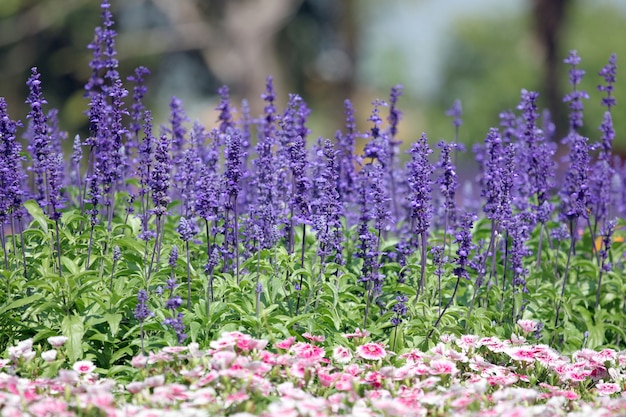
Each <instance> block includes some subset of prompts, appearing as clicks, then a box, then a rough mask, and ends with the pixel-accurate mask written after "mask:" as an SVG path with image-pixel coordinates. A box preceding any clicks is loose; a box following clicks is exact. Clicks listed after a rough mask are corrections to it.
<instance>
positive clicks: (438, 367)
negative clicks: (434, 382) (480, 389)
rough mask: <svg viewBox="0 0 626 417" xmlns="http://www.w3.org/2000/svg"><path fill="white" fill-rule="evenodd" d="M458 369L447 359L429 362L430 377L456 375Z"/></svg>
mask: <svg viewBox="0 0 626 417" xmlns="http://www.w3.org/2000/svg"><path fill="white" fill-rule="evenodd" d="M457 372H458V369H457V368H456V365H455V364H454V362H452V361H449V360H447V359H435V360H432V361H430V373H431V374H432V375H441V374H446V375H452V374H456V373H457Z"/></svg>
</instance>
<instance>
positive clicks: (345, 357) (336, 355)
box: [333, 346, 352, 363]
mask: <svg viewBox="0 0 626 417" xmlns="http://www.w3.org/2000/svg"><path fill="white" fill-rule="evenodd" d="M333 359H334V360H335V362H339V363H348V362H350V361H351V360H352V352H350V349H348V348H347V347H345V346H337V347H336V348H335V349H333Z"/></svg>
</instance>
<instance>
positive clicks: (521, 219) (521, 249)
mask: <svg viewBox="0 0 626 417" xmlns="http://www.w3.org/2000/svg"><path fill="white" fill-rule="evenodd" d="M535 221H536V220H535V219H534V217H533V213H532V212H530V211H522V212H519V213H516V214H515V215H514V216H513V218H512V219H511V220H510V221H509V222H507V224H506V229H507V232H508V235H509V237H510V238H511V248H510V249H509V255H510V268H511V270H512V271H513V279H512V284H513V287H518V288H519V287H521V289H522V292H528V290H527V288H526V280H525V277H526V276H527V275H528V269H527V268H526V267H524V262H523V260H524V257H526V256H528V255H531V254H532V252H531V250H530V249H529V248H528V247H527V246H526V242H527V241H528V238H529V237H530V233H531V232H532V228H533V225H534V223H535Z"/></svg>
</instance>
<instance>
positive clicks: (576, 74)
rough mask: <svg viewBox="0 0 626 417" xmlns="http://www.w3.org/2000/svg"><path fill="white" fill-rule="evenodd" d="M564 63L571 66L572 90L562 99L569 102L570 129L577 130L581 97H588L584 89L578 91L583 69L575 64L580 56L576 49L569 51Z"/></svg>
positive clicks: (581, 105)
mask: <svg viewBox="0 0 626 417" xmlns="http://www.w3.org/2000/svg"><path fill="white" fill-rule="evenodd" d="M563 62H565V63H566V64H569V65H571V67H572V68H570V70H569V81H570V84H571V85H572V87H573V91H572V92H571V93H569V94H566V95H565V97H563V101H564V102H565V103H569V109H570V115H569V124H570V130H574V131H577V130H578V129H579V128H581V127H582V125H583V107H584V106H583V101H582V100H583V99H588V98H589V95H588V94H587V92H586V91H584V90H582V91H578V90H577V85H578V84H580V81H581V80H582V78H583V75H585V71H584V70H581V69H578V68H577V67H576V66H577V65H578V64H580V57H579V56H578V54H577V53H576V51H570V53H569V56H568V57H567V58H566V59H565V60H564V61H563Z"/></svg>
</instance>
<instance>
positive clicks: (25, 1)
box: [0, 0, 626, 154]
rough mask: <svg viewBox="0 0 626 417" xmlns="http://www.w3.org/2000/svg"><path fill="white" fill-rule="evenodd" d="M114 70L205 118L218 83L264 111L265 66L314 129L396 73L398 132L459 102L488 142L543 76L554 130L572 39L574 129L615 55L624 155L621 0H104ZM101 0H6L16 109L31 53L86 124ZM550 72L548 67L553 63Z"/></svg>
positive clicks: (590, 117) (68, 108)
mask: <svg viewBox="0 0 626 417" xmlns="http://www.w3.org/2000/svg"><path fill="white" fill-rule="evenodd" d="M111 1H112V5H113V12H114V17H115V20H116V29H117V30H118V32H119V36H118V38H117V46H118V51H119V57H118V58H119V59H120V73H121V74H122V76H123V77H124V78H126V76H128V75H130V74H131V73H132V72H133V70H134V68H135V67H136V66H138V65H144V66H147V67H148V68H149V69H150V70H151V72H152V74H151V75H150V76H149V82H148V86H149V93H148V96H147V99H148V101H149V107H150V108H151V109H153V110H154V111H155V113H156V120H158V121H161V122H166V121H167V109H168V105H169V100H170V97H171V96H172V95H176V96H177V97H179V98H181V99H182V100H183V101H184V103H185V108H186V110H187V112H188V113H189V115H190V116H191V117H192V118H194V119H199V120H201V121H202V122H203V123H205V125H207V126H211V125H213V124H214V122H215V119H216V113H215V111H214V107H215V105H216V103H217V101H216V97H215V91H216V89H217V88H218V87H219V86H220V85H222V84H228V85H229V86H230V87H231V93H232V95H233V99H234V104H235V105H237V106H238V105H239V103H240V100H241V98H244V97H245V98H248V99H249V100H250V103H251V105H252V108H253V111H255V112H257V113H259V112H261V110H262V102H261V100H260V98H259V95H260V94H261V93H262V91H263V89H264V79H265V77H266V76H267V75H273V76H274V78H275V82H276V87H277V90H278V96H279V104H281V105H282V104H284V103H285V102H286V99H287V94H288V93H289V92H295V93H299V94H301V95H302V96H303V97H304V98H305V100H306V101H307V102H308V104H309V106H310V107H311V108H312V109H313V114H312V119H311V128H312V130H313V136H314V137H315V136H319V135H323V136H332V135H333V134H334V132H335V130H336V129H338V128H340V127H341V126H342V120H343V100H344V99H345V98H351V99H352V100H353V101H354V103H355V106H356V110H357V117H358V119H359V120H360V122H361V128H362V129H363V130H365V129H368V128H369V126H368V124H367V122H366V119H367V117H368V115H369V112H370V110H371V105H370V103H371V102H372V101H373V100H374V99H375V98H383V99H384V98H386V97H387V96H388V92H389V88H390V87H391V86H393V85H396V84H403V85H404V87H405V95H404V96H403V97H402V98H401V101H400V108H401V109H402V110H403V112H404V118H403V121H402V124H401V126H400V132H399V137H400V138H401V139H402V140H404V141H405V144H406V143H410V142H411V141H412V140H414V139H416V138H418V137H419V135H420V134H421V132H422V131H423V132H426V133H427V134H428V135H429V137H430V138H431V140H433V141H437V140H439V139H442V138H443V139H448V140H450V139H453V132H454V131H453V128H452V125H451V122H450V119H449V118H448V117H446V116H445V115H444V112H445V110H446V109H447V108H449V107H450V105H451V104H452V102H453V101H454V100H455V99H456V98H459V99H461V101H462V104H463V111H464V116H463V120H464V122H463V125H462V127H461V131H460V137H461V139H462V140H464V141H466V142H476V141H482V140H483V138H484V136H485V134H486V132H487V130H488V128H489V127H490V126H494V125H497V124H498V114H499V113H500V111H502V110H505V109H514V108H515V106H516V105H517V103H518V101H519V93H520V90H521V89H522V88H526V89H529V90H538V91H540V93H541V100H542V101H541V105H542V106H547V107H550V108H551V110H552V111H553V113H554V115H555V118H556V121H557V122H558V127H559V129H560V130H559V131H560V132H563V131H564V128H565V126H566V123H567V122H566V116H567V115H566V108H565V107H564V106H563V103H562V102H561V97H562V95H563V94H564V93H566V92H568V91H569V86H568V77H567V70H568V68H567V67H566V66H565V65H564V64H563V63H562V61H563V59H564V58H565V57H566V56H567V53H568V51H569V50H570V49H576V50H578V53H579V55H580V56H581V57H582V65H581V67H582V68H583V69H585V70H586V71H587V74H586V76H585V78H584V80H583V86H582V87H583V88H584V89H586V90H587V91H588V93H589V94H590V96H591V99H590V100H588V101H587V102H586V103H585V126H584V132H583V133H584V134H586V135H587V136H589V137H590V139H591V140H592V141H594V140H596V139H598V138H599V131H598V126H599V124H600V122H601V119H602V112H603V109H602V108H601V107H600V105H599V102H600V99H601V96H602V95H601V94H600V93H599V92H598V91H597V89H596V87H597V85H598V84H599V83H600V82H601V79H600V77H598V76H597V73H598V71H599V70H600V69H601V68H602V67H603V66H604V65H606V63H607V61H608V58H609V56H610V54H611V53H612V52H615V53H617V55H618V82H617V86H616V93H615V95H616V97H617V100H618V106H617V108H616V109H615V113H614V123H615V127H616V131H617V141H616V147H617V149H618V151H619V152H620V153H623V154H626V135H625V134H624V132H626V118H625V117H624V114H625V110H624V109H626V107H624V106H626V77H624V76H623V75H624V70H623V69H622V68H623V67H621V66H620V64H621V62H622V60H626V42H625V41H624V39H626V1H625V0H594V1H592V0H506V1H502V0H388V1H384V2H381V1H374V0H343V1H336V0H111ZM99 3H100V2H99V1H98V0H0V96H4V97H6V99H7V101H8V103H9V111H10V113H11V116H12V117H13V118H17V119H21V120H25V115H26V113H27V111H28V109H27V108H26V106H25V105H24V100H25V97H26V94H27V89H26V86H25V81H26V79H27V78H28V75H29V69H30V67H32V66H37V67H39V70H40V71H41V72H42V74H43V75H42V80H43V82H44V93H45V95H46V97H47V99H48V101H49V103H50V106H54V107H57V108H59V109H60V116H61V124H62V128H63V129H65V130H67V131H69V132H70V135H69V137H70V138H71V137H73V136H74V134H75V133H82V134H85V132H86V128H87V119H86V117H85V116H84V114H83V113H84V111H85V110H86V108H87V102H86V100H85V99H84V98H83V86H84V84H85V82H86V80H87V78H88V77H89V74H90V69H89V67H88V62H89V59H90V54H89V52H88V50H87V49H86V46H87V44H88V43H89V42H90V41H91V40H92V37H93V29H94V27H95V26H96V25H99V24H100V7H99ZM549 77H552V78H549Z"/></svg>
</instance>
